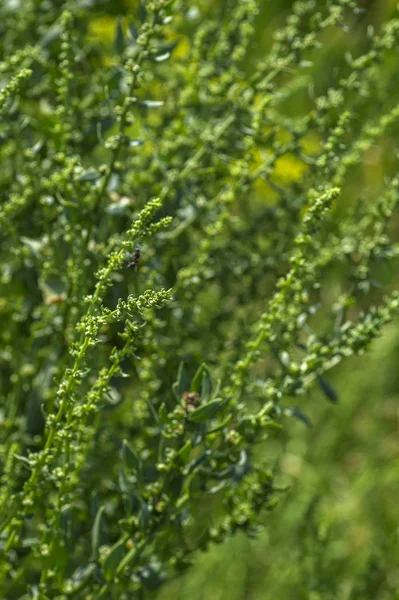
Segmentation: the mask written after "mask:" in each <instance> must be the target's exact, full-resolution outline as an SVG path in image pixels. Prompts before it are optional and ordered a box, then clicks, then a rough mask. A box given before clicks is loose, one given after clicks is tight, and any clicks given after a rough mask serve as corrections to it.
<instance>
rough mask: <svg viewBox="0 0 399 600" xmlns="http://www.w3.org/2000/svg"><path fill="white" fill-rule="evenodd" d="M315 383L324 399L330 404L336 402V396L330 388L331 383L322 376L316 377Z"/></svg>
mask: <svg viewBox="0 0 399 600" xmlns="http://www.w3.org/2000/svg"><path fill="white" fill-rule="evenodd" d="M317 381H318V383H319V385H320V387H321V389H322V391H323V393H324V395H325V396H326V398H327V399H328V400H329V401H330V402H334V403H336V402H338V394H337V392H336V391H335V390H334V388H333V387H332V385H331V383H330V382H329V381H328V380H327V379H326V378H325V377H323V376H322V375H318V376H317Z"/></svg>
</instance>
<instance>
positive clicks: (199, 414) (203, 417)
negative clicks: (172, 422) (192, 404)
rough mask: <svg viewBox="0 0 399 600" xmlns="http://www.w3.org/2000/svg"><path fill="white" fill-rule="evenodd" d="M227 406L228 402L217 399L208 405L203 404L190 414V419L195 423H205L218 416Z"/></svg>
mask: <svg viewBox="0 0 399 600" xmlns="http://www.w3.org/2000/svg"><path fill="white" fill-rule="evenodd" d="M225 405H226V400H223V399H222V398H216V399H215V400H211V401H210V402H208V403H207V404H203V405H202V406H199V407H198V408H196V409H195V410H194V411H193V412H192V413H190V416H189V419H190V421H193V423H205V422H206V421H208V420H209V419H212V418H213V417H214V416H215V415H217V414H218V413H219V412H220V411H221V410H222V409H223V408H224V407H225Z"/></svg>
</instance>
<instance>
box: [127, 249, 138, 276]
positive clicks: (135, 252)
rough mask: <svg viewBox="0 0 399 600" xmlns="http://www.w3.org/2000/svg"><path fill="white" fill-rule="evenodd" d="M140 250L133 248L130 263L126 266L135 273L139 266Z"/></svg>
mask: <svg viewBox="0 0 399 600" xmlns="http://www.w3.org/2000/svg"><path fill="white" fill-rule="evenodd" d="M140 256H141V254H140V250H139V248H135V249H134V250H133V252H132V255H131V257H130V262H129V263H128V265H127V268H128V269H134V270H135V271H137V267H138V266H139V262H140Z"/></svg>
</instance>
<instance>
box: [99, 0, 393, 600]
mask: <svg viewBox="0 0 399 600" xmlns="http://www.w3.org/2000/svg"><path fill="white" fill-rule="evenodd" d="M222 1H223V0H222ZM136 4H137V3H136V2H135V1H134V0H125V1H124V2H122V1H120V0H113V1H112V2H106V1H104V2H103V3H102V4H101V3H100V2H98V3H97V4H96V11H95V12H93V20H92V31H91V34H92V35H93V36H94V37H97V36H98V37H99V38H100V37H101V39H102V41H103V43H109V44H110V45H111V44H112V41H113V37H114V31H115V18H116V16H117V15H118V14H125V12H126V11H129V10H132V9H134V8H135V5H136ZM216 4H217V2H215V0H208V1H207V2H198V3H195V4H193V5H192V6H191V5H190V8H195V7H198V9H199V10H200V11H206V10H210V9H212V8H213V7H214V5H216ZM219 4H220V2H219ZM259 4H260V7H261V18H260V19H259V21H258V34H257V43H256V45H254V48H253V53H254V56H255V55H258V56H261V55H262V53H264V52H265V51H267V49H268V48H269V47H270V44H271V38H272V32H273V31H274V30H275V29H276V27H278V26H279V25H280V24H281V23H282V22H283V20H284V17H285V16H286V15H287V13H288V12H289V9H290V7H291V6H292V2H291V1H290V0H269V1H267V0H259ZM319 4H322V3H321V2H320V3H319ZM359 4H360V5H361V6H363V7H364V9H365V10H364V12H363V13H361V14H359V15H358V21H357V22H356V23H355V24H354V29H353V31H352V33H351V34H350V36H349V37H348V36H346V37H345V36H344V35H342V36H341V35H337V33H336V32H335V34H334V36H333V37H331V39H328V40H327V44H326V47H327V51H326V50H324V49H323V51H322V52H321V53H320V55H319V56H318V57H315V61H314V67H313V69H312V79H313V81H314V82H315V84H316V85H317V86H319V87H320V89H323V88H325V87H328V85H329V84H330V81H329V79H330V78H331V77H332V72H331V69H330V67H329V63H328V62H327V59H326V57H327V56H328V57H329V59H330V58H331V56H332V55H335V54H337V56H338V55H344V53H345V50H346V49H347V50H351V51H353V52H354V54H356V52H359V51H361V49H362V48H363V46H364V44H365V40H366V31H367V26H369V25H371V24H372V25H375V26H376V27H378V25H379V24H380V23H382V22H383V21H384V20H385V19H386V18H387V17H388V16H390V15H391V14H392V12H393V10H394V8H395V5H396V1H394V0H374V1H370V0H364V1H363V2H360V3H359ZM102 9H103V10H102ZM114 15H115V16H114ZM345 44H347V48H346V47H343V45H345ZM178 51H179V52H184V41H183V43H182V44H181V47H180V50H178ZM395 70H396V80H395V79H393V80H392V76H393V75H394V74H395ZM392 73H393V75H392ZM386 77H387V81H386V82H384V85H388V86H389V85H391V86H396V87H397V86H398V85H399V71H398V69H397V65H395V64H394V65H393V67H392V69H390V70H389V72H387V74H386ZM381 83H382V85H383V82H381ZM298 102H303V104H304V106H306V99H295V101H294V102H292V103H291V104H289V105H288V106H287V111H288V113H290V112H291V111H292V112H293V113H294V112H295V111H296V110H298V108H299V107H298ZM300 108H302V107H300ZM396 140H397V132H390V135H389V136H388V138H387V139H386V140H384V142H383V143H382V144H381V145H380V146H378V147H374V148H373V149H372V150H371V151H370V152H369V153H368V155H367V157H366V160H365V162H364V164H363V166H362V167H361V169H360V170H357V171H356V172H355V173H353V175H352V181H349V182H348V189H349V190H350V189H351V188H353V189H354V190H356V192H358V191H359V185H360V189H361V195H362V196H363V197H364V196H365V197H366V199H367V193H370V194H371V195H372V194H373V192H374V190H378V189H379V188H380V186H381V183H382V181H383V179H384V175H385V174H386V171H387V165H388V171H389V170H390V166H389V163H390V160H391V156H392V154H394V153H397V151H398V148H397V143H396ZM287 160H289V159H287ZM281 175H282V177H285V178H286V179H288V180H290V179H291V180H292V179H295V176H296V171H295V164H290V163H289V162H287V163H285V164H282V165H281ZM297 176H299V174H298V175H297ZM358 195H360V192H359V194H358ZM266 201H267V200H266ZM344 208H345V207H344V206H343V207H342V209H343V210H344ZM391 277H392V275H391ZM393 278H394V279H396V280H397V279H398V277H396V275H395V273H393ZM398 365H399V323H398V322H396V323H394V324H393V325H391V326H389V327H387V328H386V329H385V333H384V336H383V337H382V338H381V339H379V340H378V341H377V342H376V343H375V344H374V345H373V347H372V348H371V350H370V351H369V353H368V354H367V355H365V356H363V357H360V358H356V359H353V358H352V359H350V360H349V361H347V362H345V364H344V365H343V366H341V367H339V368H337V369H335V370H334V372H333V374H332V378H331V381H332V383H333V384H334V387H335V389H336V390H337V392H338V394H339V399H340V402H339V404H337V405H334V406H332V405H329V404H328V403H326V402H325V400H324V399H323V398H322V395H321V392H320V391H317V390H315V391H314V392H313V393H312V396H311V397H310V398H308V399H307V400H306V407H305V408H306V409H307V413H308V414H309V415H310V417H311V419H312V422H313V428H312V429H310V430H309V429H307V428H306V427H304V426H303V425H302V424H301V423H296V422H291V421H290V422H287V423H286V426H285V429H284V432H283V433H282V434H281V435H280V437H279V438H278V439H276V440H275V442H274V444H275V448H274V455H275V456H278V457H279V458H278V460H277V464H276V470H277V472H278V473H279V474H280V475H279V479H280V483H281V484H282V485H288V486H289V487H288V490H287V491H285V492H283V493H282V494H281V499H280V502H279V504H278V506H277V507H276V508H275V509H274V511H273V512H272V513H271V515H270V518H269V522H267V523H266V524H265V529H264V531H263V532H261V533H260V534H259V537H258V538H257V539H255V540H251V539H248V538H246V537H244V536H242V535H237V536H236V537H235V538H234V539H231V540H230V541H229V542H227V543H225V544H223V545H221V546H215V547H214V548H213V549H212V551H211V552H209V553H207V554H205V555H197V557H196V560H195V564H194V566H193V567H192V568H191V569H189V570H188V571H187V573H186V574H185V575H183V576H182V577H180V578H178V579H176V580H174V581H172V582H170V583H169V584H167V585H166V586H165V587H163V588H162V590H161V591H160V592H159V594H158V599H159V600H167V599H170V598H175V599H177V600H205V599H206V600H224V599H226V600H227V599H228V600H272V599H273V600H274V599H283V600H290V599H292V600H299V599H309V600H319V599H320V600H321V599H323V600H329V599H331V600H333V599H342V600H366V599H367V600H371V599H373V600H374V599H375V600H391V599H395V598H396V599H399V506H398V505H399V402H398V400H399V369H398ZM270 444H271V442H270V441H268V452H271V453H272V449H271V446H270ZM272 455H273V454H272Z"/></svg>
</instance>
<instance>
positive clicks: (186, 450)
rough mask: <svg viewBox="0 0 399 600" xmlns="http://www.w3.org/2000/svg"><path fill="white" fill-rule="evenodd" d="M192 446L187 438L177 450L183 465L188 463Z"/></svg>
mask: <svg viewBox="0 0 399 600" xmlns="http://www.w3.org/2000/svg"><path fill="white" fill-rule="evenodd" d="M192 448H193V444H192V442H191V440H188V442H186V443H185V444H184V446H182V447H181V448H180V450H179V451H178V453H177V455H178V457H179V458H180V460H181V461H182V463H183V465H186V464H187V463H188V460H189V458H190V454H191V450H192Z"/></svg>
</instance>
